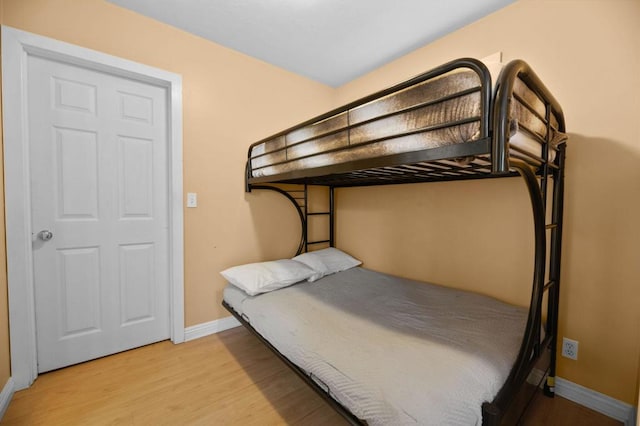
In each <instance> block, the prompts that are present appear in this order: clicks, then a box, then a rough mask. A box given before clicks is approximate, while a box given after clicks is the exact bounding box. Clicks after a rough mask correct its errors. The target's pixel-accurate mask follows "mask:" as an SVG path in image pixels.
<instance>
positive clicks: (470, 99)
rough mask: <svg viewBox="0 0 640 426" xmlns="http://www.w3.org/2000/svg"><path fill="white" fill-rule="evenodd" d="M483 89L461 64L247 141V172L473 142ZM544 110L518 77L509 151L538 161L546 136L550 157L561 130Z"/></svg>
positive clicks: (480, 115)
mask: <svg viewBox="0 0 640 426" xmlns="http://www.w3.org/2000/svg"><path fill="white" fill-rule="evenodd" d="M499 72H500V69H499V68H498V69H496V70H494V71H492V73H493V77H494V79H495V77H496V76H497V75H498V74H499ZM481 86H482V82H481V78H480V75H479V74H478V73H477V72H475V71H471V70H468V69H464V68H459V69H456V70H454V71H451V72H448V73H446V74H443V75H440V76H438V77H435V78H430V79H427V80H426V81H422V82H420V83H417V84H414V85H411V86H409V87H407V88H405V89H403V90H399V91H397V92H393V93H391V94H388V95H386V96H382V97H380V98H377V99H373V100H371V101H369V102H366V103H364V104H361V105H357V106H354V107H352V108H349V109H346V110H343V111H341V112H339V113H336V114H335V115H332V116H330V117H328V118H325V119H322V120H320V121H315V122H312V123H311V124H307V125H304V126H302V127H300V126H299V127H296V128H293V129H292V130H290V131H287V132H284V133H281V134H278V135H276V136H274V137H272V138H269V139H266V140H264V141H262V142H260V143H257V144H254V145H252V147H251V148H250V152H249V162H250V163H249V165H250V177H252V178H259V177H266V176H274V175H281V174H287V173H291V172H295V171H299V170H308V169H314V168H320V167H326V166H332V165H337V164H344V163H348V162H352V161H357V160H365V159H371V158H380V157H385V156H389V155H395V154H401V153H410V152H416V151H421V150H427V149H433V148H440V147H445V146H450V145H456V144H465V143H470V142H476V141H479V140H481V139H483V134H482V124H481V123H482V120H483V116H485V115H486V116H488V115H489V113H490V112H489V111H483V102H482V96H481V93H482V90H481ZM545 109H546V108H545V104H544V102H543V101H542V100H541V99H540V98H539V97H538V96H537V95H536V94H535V93H534V92H533V91H532V90H531V89H530V88H529V87H528V86H527V85H526V84H524V83H523V82H522V81H521V80H520V79H516V81H515V87H514V94H513V101H512V102H511V106H510V111H509V123H510V136H511V139H510V145H511V147H513V148H514V149H513V150H510V155H512V156H515V157H519V158H522V159H525V160H527V161H529V162H533V163H536V162H537V163H541V161H542V160H541V159H542V156H543V154H542V152H543V148H542V147H543V144H544V141H545V140H546V139H547V133H551V134H550V135H549V140H550V141H551V149H549V160H550V161H553V158H554V156H555V150H554V148H555V145H556V144H557V142H558V141H560V140H561V139H562V134H560V133H559V132H558V130H557V129H558V122H557V120H556V118H555V117H554V116H553V115H552V116H551V119H550V121H551V123H550V129H549V130H548V128H547V123H546V119H545V118H544V117H545V116H546V110H545ZM485 139H487V138H485ZM484 150H485V152H484V153H482V154H481V155H479V156H478V157H481V159H482V161H481V163H482V164H484V165H485V166H486V163H488V162H489V151H490V145H489V144H488V141H487V144H486V147H485V148H484ZM468 160H469V159H467V160H466V161H467V162H468ZM488 164H490V163H488Z"/></svg>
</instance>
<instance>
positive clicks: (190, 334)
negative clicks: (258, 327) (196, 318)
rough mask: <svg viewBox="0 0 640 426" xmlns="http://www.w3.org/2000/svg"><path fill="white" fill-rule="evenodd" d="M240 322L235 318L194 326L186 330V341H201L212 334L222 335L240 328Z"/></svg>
mask: <svg viewBox="0 0 640 426" xmlns="http://www.w3.org/2000/svg"><path fill="white" fill-rule="evenodd" d="M239 325H240V322H239V321H238V320H237V319H235V318H234V317H226V318H220V319H217V320H214V321H209V322H205V323H202V324H198V325H192V326H191V327H187V328H185V329H184V341H185V342H188V341H189V340H194V339H199V338H201V337H204V336H209V335H210V334H215V333H220V332H221V331H225V330H228V329H230V328H233V327H238V326H239Z"/></svg>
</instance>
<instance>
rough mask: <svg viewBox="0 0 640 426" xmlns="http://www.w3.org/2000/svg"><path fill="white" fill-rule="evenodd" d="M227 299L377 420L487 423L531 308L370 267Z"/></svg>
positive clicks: (360, 412) (346, 402)
mask: <svg viewBox="0 0 640 426" xmlns="http://www.w3.org/2000/svg"><path fill="white" fill-rule="evenodd" d="M224 300H225V301H226V303H227V304H228V305H229V306H230V307H231V308H232V309H233V310H235V311H236V312H237V313H238V314H239V315H241V316H242V318H244V319H245V321H247V322H248V323H249V324H250V325H251V326H252V328H254V329H255V330H256V331H257V332H258V333H259V334H260V335H261V336H262V337H264V338H265V339H266V340H267V341H268V342H269V343H271V345H272V346H274V347H275V348H276V349H277V350H278V351H279V352H280V353H281V354H282V355H284V356H285V357H286V358H288V359H289V360H290V361H291V362H293V363H294V364H296V365H297V366H298V367H300V368H301V369H302V370H304V371H305V372H306V373H307V374H308V375H309V376H310V377H311V378H312V379H313V380H314V381H315V382H316V383H317V384H318V385H319V386H320V387H321V388H323V389H324V390H325V391H326V392H327V393H329V395H331V397H333V398H334V399H335V400H336V401H338V402H339V403H340V404H342V405H343V406H344V407H346V408H347V409H348V410H349V411H351V412H352V413H353V414H354V415H355V416H356V417H358V418H359V419H361V420H363V421H366V422H367V423H368V424H370V425H382V424H385V425H388V424H393V425H404V424H421V425H474V424H477V425H480V424H481V423H482V410H481V408H482V403H483V402H487V401H492V400H493V399H494V397H495V396H496V394H497V392H498V391H499V390H500V388H501V387H502V384H503V383H504V382H505V381H506V378H507V376H508V374H509V372H510V370H511V367H512V365H513V363H514V361H515V359H516V357H517V354H518V350H519V348H520V344H521V342H522V337H523V334H524V329H525V325H526V319H527V311H526V310H525V309H524V308H520V307H516V306H512V305H508V304H506V303H503V302H500V301H498V300H495V299H493V298H490V297H486V296H482V295H479V294H475V293H469V292H464V291H460V290H455V289H451V288H446V287H441V286H437V285H433V284H427V283H422V282H417V281H412V280H408V279H403V278H398V277H394V276H390V275H386V274H382V273H378V272H374V271H371V270H367V269H364V268H353V269H349V270H347V271H343V272H339V273H336V274H333V275H329V276H326V277H324V278H322V279H320V280H318V281H316V282H312V283H309V282H303V283H299V284H296V285H293V286H290V287H287V288H283V289H280V290H276V291H273V292H270V293H264V294H260V295H257V296H248V295H247V294H246V293H244V292H243V291H242V290H240V289H238V288H236V287H234V286H233V285H228V286H227V287H226V289H225V290H224Z"/></svg>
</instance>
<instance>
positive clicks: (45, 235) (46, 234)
mask: <svg viewBox="0 0 640 426" xmlns="http://www.w3.org/2000/svg"><path fill="white" fill-rule="evenodd" d="M38 238H40V239H41V240H42V241H49V240H50V239H52V238H53V232H51V231H49V230H47V229H45V230H42V231H40V232H38Z"/></svg>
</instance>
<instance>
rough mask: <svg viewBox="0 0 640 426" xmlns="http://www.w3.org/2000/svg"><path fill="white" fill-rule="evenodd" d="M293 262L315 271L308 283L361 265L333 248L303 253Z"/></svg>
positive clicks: (356, 260)
mask: <svg viewBox="0 0 640 426" xmlns="http://www.w3.org/2000/svg"><path fill="white" fill-rule="evenodd" d="M293 260H297V261H298V262H301V263H304V264H305V265H307V266H308V267H310V268H311V269H313V270H314V271H315V274H313V275H312V276H310V277H309V278H308V281H310V282H313V281H316V280H319V279H320V278H322V277H324V276H325V275H329V274H334V273H336V272H340V271H346V270H347V269H351V268H353V267H355V266H358V265H362V262H360V261H359V260H358V259H355V258H353V257H351V256H349V255H348V254H347V253H345V252H343V251H341V250H338V249H337V248H335V247H329V248H326V249H322V250H316V251H311V252H309V253H303V254H301V255H299V256H296V257H294V258H293Z"/></svg>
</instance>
